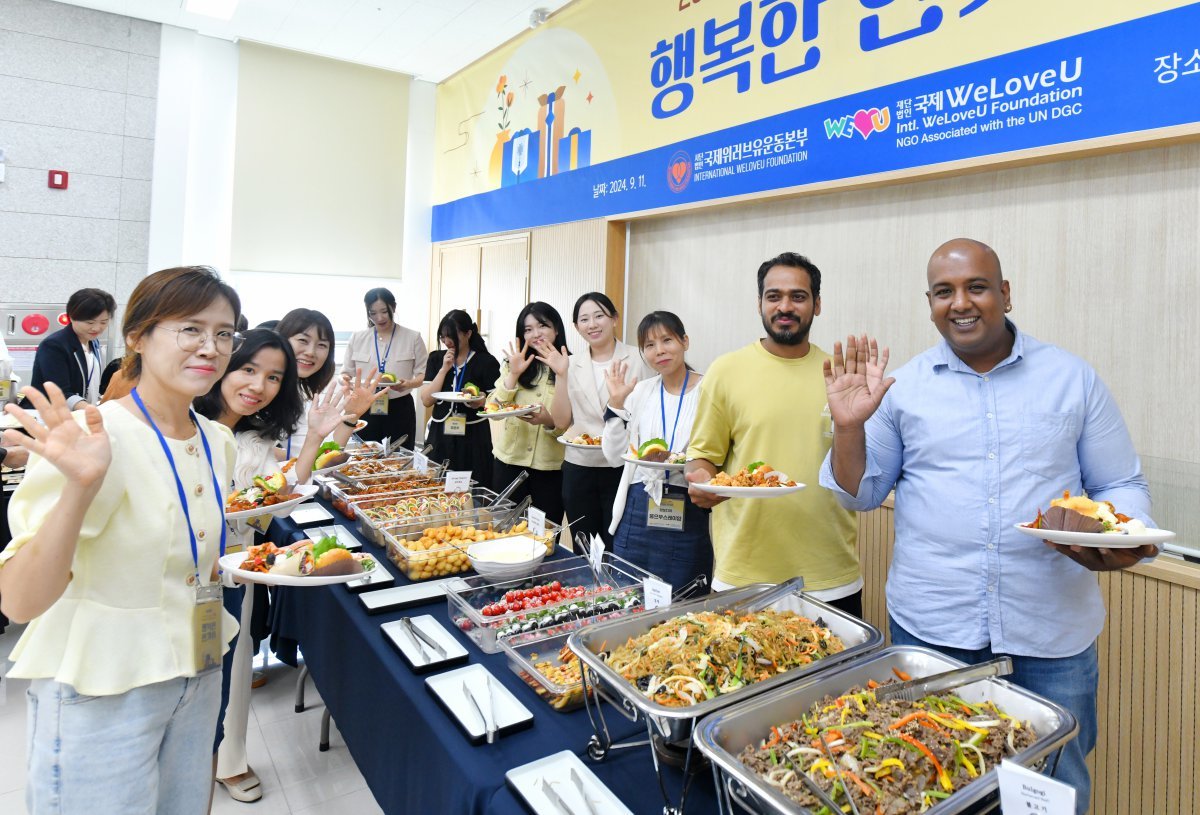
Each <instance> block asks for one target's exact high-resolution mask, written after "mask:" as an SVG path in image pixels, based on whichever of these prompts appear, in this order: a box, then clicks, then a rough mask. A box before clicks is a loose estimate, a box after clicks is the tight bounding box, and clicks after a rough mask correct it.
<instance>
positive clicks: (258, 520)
mask: <svg viewBox="0 0 1200 815" xmlns="http://www.w3.org/2000/svg"><path fill="white" fill-rule="evenodd" d="M246 523H247V524H249V525H250V526H252V527H254V528H255V529H257V530H258V531H259V532H261V533H263V534H264V535H265V534H267V527H268V526H270V525H271V516H270V515H255V516H254V517H253V518H247V519H246Z"/></svg>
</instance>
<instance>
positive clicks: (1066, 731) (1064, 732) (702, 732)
mask: <svg viewBox="0 0 1200 815" xmlns="http://www.w3.org/2000/svg"><path fill="white" fill-rule="evenodd" d="M962 665H963V663H962V662H959V661H958V660H956V659H951V658H950V657H948V656H946V655H945V654H940V653H938V652H937V651H933V650H930V649H928V648H917V647H913V646H896V645H894V646H891V647H888V648H884V649H883V650H882V651H877V652H876V653H874V654H871V655H869V656H866V657H863V658H862V659H858V660H855V661H854V662H852V663H848V664H843V665H841V666H839V667H838V668H837V669H836V670H833V671H830V672H828V673H823V674H821V675H820V676H815V677H810V678H808V679H805V680H804V681H801V682H796V683H792V684H789V685H788V686H787V687H783V688H778V689H776V690H774V691H772V692H771V693H766V694H760V695H759V696H756V697H755V698H754V699H751V700H749V701H746V702H744V703H739V704H737V705H735V706H733V707H731V708H729V709H727V710H723V711H720V712H718V713H716V714H714V715H712V716H709V717H707V718H706V719H705V720H704V721H703V722H701V723H700V725H699V727H698V728H697V730H696V733H695V742H696V746H697V747H698V748H699V749H700V752H701V753H703V754H704V755H705V756H707V757H708V759H709V760H710V761H711V762H712V766H713V776H714V780H715V781H716V787H717V799H718V803H719V804H720V810H721V812H722V813H723V814H724V815H733V813H735V812H736V811H743V812H747V813H752V815H768V813H770V814H771V815H797V814H798V813H810V812H811V811H810V810H808V809H807V808H805V807H802V806H800V805H799V804H797V803H796V802H794V801H792V800H791V799H790V798H788V797H787V796H785V795H783V794H782V793H781V792H779V791H777V790H776V789H774V788H773V787H771V785H770V784H768V783H767V782H766V781H764V780H762V779H761V778H759V777H758V775H757V774H756V773H754V771H753V770H750V769H749V768H747V767H746V766H745V765H744V764H742V762H741V761H740V760H738V755H739V754H740V753H741V752H742V750H744V749H745V748H746V747H747V746H749V745H751V744H758V743H759V741H760V740H761V739H762V738H763V737H764V734H767V733H769V732H770V730H771V727H772V726H778V725H779V724H781V723H784V722H790V721H794V720H796V719H799V718H800V716H801V715H802V714H805V713H807V712H808V711H809V709H810V708H811V707H812V706H813V705H815V704H816V703H818V702H820V701H821V700H822V699H824V698H825V697H827V696H839V695H841V694H843V693H845V692H846V691H848V690H850V689H851V688H853V687H865V686H866V684H867V681H868V680H871V679H873V680H875V681H876V682H879V683H883V682H885V681H887V680H889V679H892V678H893V677H894V674H893V673H892V669H893V668H896V669H899V670H901V671H904V672H906V673H908V674H909V675H911V676H912V677H913V678H914V679H916V678H919V677H922V676H930V675H931V674H936V673H940V672H942V671H947V670H950V669H951V668H958V667H962ZM954 693H955V694H956V695H959V696H961V697H962V698H964V699H966V700H967V701H968V702H978V701H984V700H991V701H993V702H995V703H996V704H997V705H998V706H1000V707H1001V708H1003V709H1004V712H1005V713H1007V714H1008V715H1010V716H1012V717H1013V718H1016V719H1020V720H1021V721H1028V722H1030V723H1031V724H1032V725H1033V727H1034V729H1035V731H1036V732H1037V733H1038V734H1039V735H1038V739H1037V741H1035V742H1034V743H1033V744H1031V745H1030V746H1029V747H1027V748H1025V749H1024V750H1022V751H1021V752H1019V753H1017V754H1016V755H1015V756H1013V757H1012V758H1011V759H1010V760H1011V761H1015V762H1017V763H1018V764H1021V765H1023V766H1026V767H1030V766H1033V765H1035V764H1037V763H1038V762H1039V761H1041V760H1043V759H1045V758H1047V757H1048V756H1050V755H1051V754H1052V753H1057V751H1059V750H1060V749H1061V748H1062V746H1063V745H1064V744H1066V743H1067V742H1068V741H1070V740H1071V739H1072V738H1074V737H1075V735H1076V733H1078V732H1079V725H1078V723H1077V722H1076V720H1075V717H1074V716H1072V715H1071V713H1070V712H1069V711H1067V710H1066V709H1065V708H1063V707H1062V706H1061V705H1057V704H1055V703H1054V702H1051V701H1049V700H1048V699H1044V698H1042V697H1040V696H1038V695H1036V694H1034V693H1031V692H1030V691H1027V690H1025V689H1024V688H1020V687H1017V686H1016V685H1013V684H1011V683H1010V682H1007V681H1005V680H1003V679H995V678H992V679H985V680H981V681H979V682H974V683H972V684H970V685H964V686H962V687H961V688H956V689H955V690H954ZM1054 763H1055V764H1057V755H1055V757H1054ZM998 787H999V781H998V777H997V774H996V769H995V767H992V768H990V769H989V770H988V771H987V772H986V773H984V774H983V775H982V776H980V777H979V778H977V779H975V780H974V781H972V782H971V783H970V784H968V785H967V786H966V787H964V788H963V789H961V790H960V791H958V792H956V793H954V795H952V796H951V797H949V798H947V799H945V800H943V801H939V802H938V803H937V804H936V805H934V806H932V807H930V808H929V809H928V810H926V812H927V813H928V815H953V814H954V813H964V812H989V811H992V810H993V809H994V808H995V807H996V806H997V804H998V800H997V796H996V792H997V790H998ZM735 803H736V804H737V806H738V810H735V809H734V804H735Z"/></svg>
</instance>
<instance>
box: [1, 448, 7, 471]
mask: <svg viewBox="0 0 1200 815" xmlns="http://www.w3.org/2000/svg"><path fill="white" fill-rule="evenodd" d="M6 458H8V448H7V447H0V466H2V465H3V464H4V459H6Z"/></svg>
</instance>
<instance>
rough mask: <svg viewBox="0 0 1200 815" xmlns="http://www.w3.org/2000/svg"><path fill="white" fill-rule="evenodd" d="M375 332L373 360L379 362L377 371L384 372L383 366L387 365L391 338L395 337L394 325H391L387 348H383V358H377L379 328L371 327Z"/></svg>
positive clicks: (390, 349) (390, 350)
mask: <svg viewBox="0 0 1200 815" xmlns="http://www.w3.org/2000/svg"><path fill="white" fill-rule="evenodd" d="M371 330H372V331H374V332H375V361H376V362H378V363H379V373H384V370H383V369H384V366H386V365H387V358H388V354H390V353H391V352H392V340H394V339H396V326H394V325H393V326H392V333H391V335H390V336H389V337H388V344H387V348H384V349H383V358H382V359H380V358H379V329H378V328H372V329H371Z"/></svg>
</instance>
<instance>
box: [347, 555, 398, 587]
mask: <svg viewBox="0 0 1200 815" xmlns="http://www.w3.org/2000/svg"><path fill="white" fill-rule="evenodd" d="M395 582H396V576H395V575H394V574H392V573H391V572H389V571H388V568H387V565H386V561H385V560H384V559H383V558H375V568H374V569H372V570H371V571H369V572H367V573H366V574H364V575H363V576H362V577H360V578H358V580H351V581H350V582H349V583H347V584H346V590H347V591H349V592H350V593H351V594H361V593H363V592H371V591H375V590H377V589H381V588H383V587H385V586H389V585H391V584H392V583H395Z"/></svg>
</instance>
